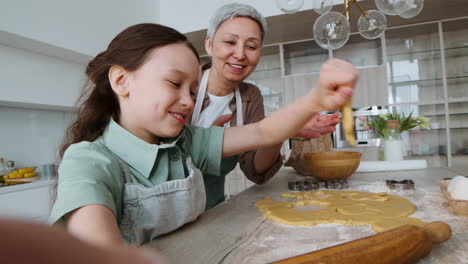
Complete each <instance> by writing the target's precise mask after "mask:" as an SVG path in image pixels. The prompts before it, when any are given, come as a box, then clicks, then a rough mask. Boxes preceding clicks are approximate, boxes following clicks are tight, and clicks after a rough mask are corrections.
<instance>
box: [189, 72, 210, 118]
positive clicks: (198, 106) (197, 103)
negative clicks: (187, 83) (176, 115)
mask: <svg viewBox="0 0 468 264" xmlns="http://www.w3.org/2000/svg"><path fill="white" fill-rule="evenodd" d="M209 73H210V69H208V70H206V71H205V72H204V73H203V77H202V79H201V81H200V86H199V87H198V94H197V100H196V101H195V107H194V109H193V114H192V121H191V122H190V124H191V125H192V126H196V125H197V123H198V119H199V118H200V113H201V109H202V106H203V100H204V99H205V94H206V86H208V76H209Z"/></svg>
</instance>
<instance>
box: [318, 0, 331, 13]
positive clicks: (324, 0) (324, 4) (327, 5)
mask: <svg viewBox="0 0 468 264" xmlns="http://www.w3.org/2000/svg"><path fill="white" fill-rule="evenodd" d="M319 1H320V5H319V6H318V7H316V8H314V11H315V12H317V13H319V14H325V13H328V12H330V11H331V10H332V8H333V0H319Z"/></svg>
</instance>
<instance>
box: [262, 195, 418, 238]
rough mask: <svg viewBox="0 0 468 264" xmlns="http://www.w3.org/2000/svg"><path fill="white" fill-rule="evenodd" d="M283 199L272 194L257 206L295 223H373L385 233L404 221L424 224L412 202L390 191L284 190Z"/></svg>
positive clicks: (271, 215)
mask: <svg viewBox="0 0 468 264" xmlns="http://www.w3.org/2000/svg"><path fill="white" fill-rule="evenodd" d="M281 197H283V198H286V199H287V200H289V201H287V202H284V201H273V199H272V198H271V197H268V198H265V199H263V200H260V201H258V202H257V203H256V204H255V206H256V207H257V208H258V210H260V212H261V213H262V214H263V216H264V217H265V218H268V219H270V220H271V221H274V222H278V223H282V224H286V225H294V226H313V225H318V224H325V223H337V224H343V225H372V229H373V230H374V231H376V232H383V231H385V230H389V229H392V228H395V227H398V226H402V225H405V224H415V225H419V226H423V225H424V224H425V223H424V222H423V221H421V220H419V219H417V218H410V217H408V216H409V215H412V214H413V213H414V212H415V211H416V206H414V205H413V204H412V203H411V202H410V201H408V200H406V199H405V198H402V197H399V196H396V195H389V194H387V193H368V192H359V191H332V190H326V191H325V190H324V191H309V192H301V193H283V194H281ZM311 204H312V205H318V206H320V207H321V209H318V210H309V211H304V210H298V209H299V208H300V207H303V206H307V205H311Z"/></svg>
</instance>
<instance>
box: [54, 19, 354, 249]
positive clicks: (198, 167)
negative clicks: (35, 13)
mask: <svg viewBox="0 0 468 264" xmlns="http://www.w3.org/2000/svg"><path fill="white" fill-rule="evenodd" d="M198 64H199V61H198V54H197V52H196V51H195V49H194V48H193V46H192V45H191V44H190V43H189V42H188V41H187V39H186V38H185V36H184V35H182V34H181V33H179V32H177V31H176V30H174V29H171V28H168V27H165V26H161V25H157V24H139V25H135V26H131V27H129V28H127V29H125V30H124V31H122V32H121V33H120V34H118V35H117V36H116V37H115V38H114V39H113V40H112V41H111V43H110V44H109V46H108V48H107V50H106V51H104V52H102V53H100V54H98V55H97V56H96V57H95V58H94V59H93V60H92V61H91V62H90V63H89V64H88V67H87V69H86V74H87V76H88V77H89V80H90V81H91V84H90V85H89V87H88V88H89V90H88V91H84V94H85V95H89V96H88V97H87V99H86V100H85V101H84V102H83V104H82V106H81V108H80V110H79V113H78V118H77V120H76V122H75V123H73V124H72V125H71V127H70V129H69V131H68V132H69V133H68V142H67V143H66V144H65V145H64V146H63V148H62V151H61V153H62V154H63V156H62V162H61V164H60V167H59V180H58V188H57V200H56V202H55V204H54V207H53V209H52V213H51V218H50V221H51V222H62V223H65V224H66V227H67V229H68V230H69V232H71V233H72V234H74V235H75V236H77V237H78V238H80V239H82V240H85V241H88V242H91V243H94V244H99V245H108V246H110V245H123V242H124V241H125V242H127V243H138V244H140V243H143V242H146V241H149V240H151V239H153V238H155V237H156V236H158V235H160V234H164V233H167V232H170V231H172V230H175V229H177V228H179V227H180V226H182V225H183V224H185V223H187V222H190V221H193V220H195V218H196V217H197V216H198V215H200V214H201V213H202V212H203V211H204V209H205V202H206V195H205V188H204V183H203V176H202V173H206V174H210V175H219V170H220V167H221V165H220V163H221V159H222V158H223V157H228V156H232V155H235V154H238V153H241V152H245V151H248V150H251V149H255V148H258V147H262V146H271V145H275V144H279V143H280V142H282V141H283V140H285V139H286V138H288V137H291V136H294V135H295V134H296V133H297V131H299V130H300V129H301V128H302V127H303V126H304V125H305V124H306V123H307V121H308V120H310V118H311V117H312V116H313V115H315V114H316V113H318V112H319V111H322V110H334V109H337V108H339V107H340V106H341V105H342V104H343V103H344V102H346V100H347V99H348V98H349V97H350V96H351V95H352V93H353V87H354V84H355V82H356V79H357V71H356V70H355V69H354V68H353V66H352V65H350V64H348V63H346V62H344V61H340V60H331V61H329V62H327V63H325V64H324V65H323V67H322V71H321V75H320V79H319V81H318V84H317V88H314V89H312V90H311V91H310V92H309V94H308V95H306V96H304V97H302V98H300V99H299V100H297V101H296V102H295V103H293V104H290V105H287V106H285V107H284V108H282V109H280V110H279V111H276V112H274V113H273V114H271V115H270V116H269V117H267V118H265V119H263V120H262V121H260V122H258V123H254V124H249V125H246V126H240V127H232V128H226V129H224V128H222V127H212V128H208V129H206V128H194V127H190V126H185V125H184V123H185V122H186V119H187V118H188V117H189V116H190V115H191V113H192V111H193V108H194V102H193V100H192V98H191V96H190V91H191V89H195V88H196V87H197V85H198V76H199V70H198V69H199V67H198ZM122 238H123V240H122Z"/></svg>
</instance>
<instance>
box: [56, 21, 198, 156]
mask: <svg viewBox="0 0 468 264" xmlns="http://www.w3.org/2000/svg"><path fill="white" fill-rule="evenodd" d="M174 43H185V44H186V45H187V47H189V48H190V49H191V50H192V51H193V53H194V54H195V56H196V57H197V58H198V53H197V51H196V49H195V48H194V47H193V45H192V44H191V43H190V42H189V41H188V40H187V38H186V37H185V36H184V35H183V34H181V33H180V32H178V31H177V30H175V29H172V28H169V27H166V26H163V25H159V24H150V23H145V24H138V25H134V26H131V27H128V28H127V29H125V30H124V31H122V32H120V33H119V34H118V35H117V36H116V37H115V38H114V39H113V40H112V41H111V43H110V44H109V46H108V47H107V49H106V50H105V51H103V52H101V53H99V54H98V55H97V56H96V57H95V58H94V59H93V60H92V61H90V62H89V64H88V66H87V67H86V71H85V73H86V76H87V77H88V81H87V82H86V84H85V86H84V87H83V91H82V92H81V95H80V97H79V100H78V102H81V101H82V102H83V103H82V104H81V105H80V107H79V109H78V116H77V119H76V121H75V122H73V123H72V124H71V125H70V127H69V128H68V130H67V132H66V135H65V140H64V143H63V145H62V146H61V147H60V151H59V153H60V157H63V154H64V152H65V150H66V149H67V148H68V147H69V146H70V145H71V144H74V143H78V142H81V141H94V140H96V139H97V138H98V137H99V136H101V135H102V133H103V132H104V129H105V128H106V127H107V125H108V123H109V121H110V118H111V117H112V116H115V118H117V119H118V116H119V114H120V110H119V101H118V99H117V96H116V95H115V93H114V92H113V90H112V88H111V85H110V83H109V79H108V73H109V69H110V68H111V67H112V66H113V65H118V66H120V67H122V68H124V69H126V70H127V71H135V70H137V69H138V68H139V67H141V66H142V65H143V64H144V63H145V60H146V59H147V57H148V54H149V53H150V52H151V51H152V50H153V49H155V48H158V47H163V46H166V45H169V44H174Z"/></svg>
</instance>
